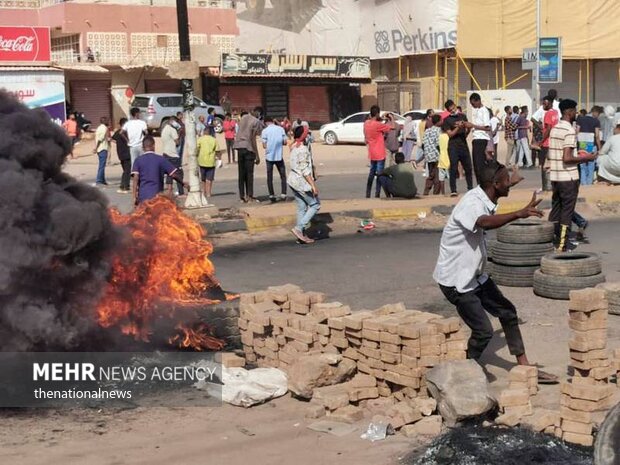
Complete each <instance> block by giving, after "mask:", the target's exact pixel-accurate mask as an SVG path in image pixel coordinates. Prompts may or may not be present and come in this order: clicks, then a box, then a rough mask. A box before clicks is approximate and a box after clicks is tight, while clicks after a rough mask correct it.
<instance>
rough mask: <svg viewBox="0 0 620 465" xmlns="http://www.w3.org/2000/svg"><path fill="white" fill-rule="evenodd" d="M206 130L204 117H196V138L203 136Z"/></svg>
mask: <svg viewBox="0 0 620 465" xmlns="http://www.w3.org/2000/svg"><path fill="white" fill-rule="evenodd" d="M206 129H207V126H206V125H205V117H204V115H200V116H199V117H198V122H197V123H196V138H200V137H202V136H204V134H205V130H206Z"/></svg>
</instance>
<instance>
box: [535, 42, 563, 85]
mask: <svg viewBox="0 0 620 465" xmlns="http://www.w3.org/2000/svg"><path fill="white" fill-rule="evenodd" d="M538 82H542V83H556V82H562V39H561V38H560V37H541V38H540V39H539V42H538Z"/></svg>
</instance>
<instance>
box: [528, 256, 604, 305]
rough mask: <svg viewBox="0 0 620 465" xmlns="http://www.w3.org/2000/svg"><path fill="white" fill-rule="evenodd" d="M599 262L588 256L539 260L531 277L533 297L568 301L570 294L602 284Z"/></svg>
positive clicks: (552, 257) (602, 278) (602, 277)
mask: <svg viewBox="0 0 620 465" xmlns="http://www.w3.org/2000/svg"><path fill="white" fill-rule="evenodd" d="M601 271H602V263H601V258H600V257H599V256H598V255H596V254H595V253H590V252H570V253H552V254H549V255H547V256H545V257H543V258H542V260H541V261H540V270H538V271H536V273H534V294H536V295H539V296H541V297H547V298H549V299H558V300H568V297H569V293H570V291H573V290H576V289H585V288H587V287H595V286H596V285H597V284H600V283H603V282H605V275H604V274H603V273H602V272H601Z"/></svg>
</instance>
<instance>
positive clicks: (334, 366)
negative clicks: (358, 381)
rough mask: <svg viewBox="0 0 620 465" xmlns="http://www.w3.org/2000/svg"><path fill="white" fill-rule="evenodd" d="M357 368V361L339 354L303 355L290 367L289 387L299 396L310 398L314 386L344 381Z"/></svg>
mask: <svg viewBox="0 0 620 465" xmlns="http://www.w3.org/2000/svg"><path fill="white" fill-rule="evenodd" d="M355 370H356V365H355V362H354V361H352V360H349V359H343V357H342V355H339V354H320V353H319V354H308V355H303V356H301V357H298V358H297V359H296V360H295V361H294V362H293V363H292V364H291V366H290V368H289V369H288V388H289V390H290V391H291V392H293V393H295V394H296V395H298V396H299V397H303V398H306V399H310V398H311V397H312V391H313V390H314V388H317V387H322V386H330V385H333V384H339V383H342V382H343V381H345V380H347V379H348V378H350V377H351V376H353V374H354V373H355Z"/></svg>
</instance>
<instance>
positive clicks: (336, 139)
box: [320, 111, 405, 145]
mask: <svg viewBox="0 0 620 465" xmlns="http://www.w3.org/2000/svg"><path fill="white" fill-rule="evenodd" d="M388 113H392V114H393V115H394V117H395V119H396V122H397V123H398V124H400V125H401V126H402V125H403V124H405V118H403V117H402V116H401V115H399V114H397V113H394V112H390V111H382V112H381V116H383V117H385V115H387V114H388ZM368 115H369V113H368V112H367V111H362V112H360V113H354V114H352V115H350V116H347V117H346V118H345V119H343V120H341V121H338V122H336V123H329V124H324V125H323V126H321V130H320V136H321V139H323V141H325V143H326V144H327V145H336V144H338V143H340V142H349V143H351V142H353V143H358V144H363V143H364V121H366V119H367V118H368Z"/></svg>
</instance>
